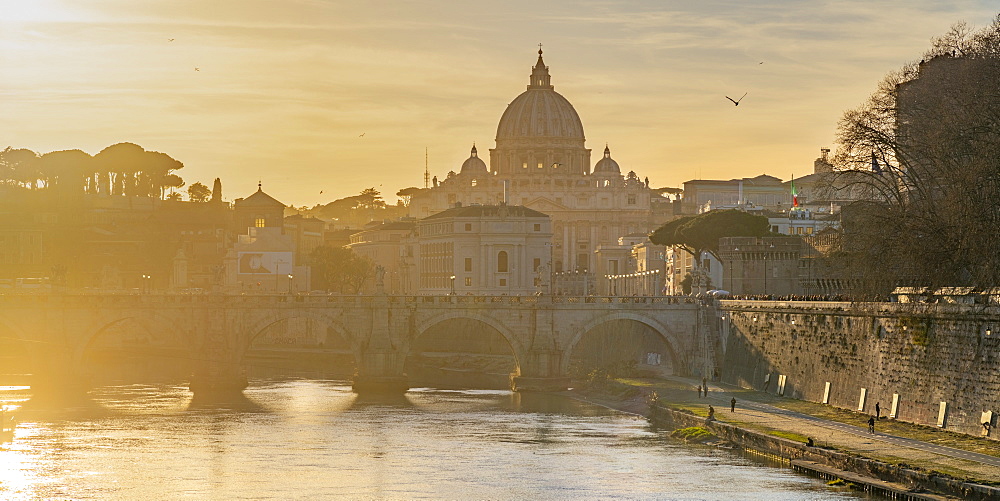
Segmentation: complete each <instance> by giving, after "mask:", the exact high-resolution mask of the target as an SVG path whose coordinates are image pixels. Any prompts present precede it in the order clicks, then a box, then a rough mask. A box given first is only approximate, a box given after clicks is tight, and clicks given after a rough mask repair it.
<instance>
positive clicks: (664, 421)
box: [649, 322, 1000, 500]
mask: <svg viewBox="0 0 1000 501" xmlns="http://www.w3.org/2000/svg"><path fill="white" fill-rule="evenodd" d="M796 323H798V322H796ZM649 419H650V421H651V422H653V424H655V425H658V426H664V427H667V428H671V429H674V428H683V427H687V426H701V427H704V428H705V429H707V430H708V431H709V432H711V433H712V434H713V435H715V436H716V437H719V438H720V439H722V440H725V441H727V442H730V443H733V444H736V445H739V446H740V447H742V448H744V449H748V450H751V451H757V452H763V453H767V454H771V455H774V456H777V457H780V458H783V459H788V460H808V461H813V462H815V463H818V464H821V465H825V466H829V467H833V468H836V469H839V470H844V471H848V472H851V473H855V474H858V475H861V476H863V477H868V478H871V479H877V480H881V481H883V482H893V483H897V484H901V485H903V486H906V487H907V488H909V489H916V490H928V491H931V492H939V493H942V494H946V495H948V496H954V497H957V498H959V499H968V500H987V499H997V498H998V497H1000V488H997V487H990V486H985V485H979V484H972V483H968V482H965V481H963V480H959V479H955V478H951V477H946V476H941V475H937V474H928V473H926V472H922V471H915V470H911V469H909V468H904V467H901V466H897V465H891V464H888V463H884V462H881V461H876V460H873V459H868V458H863V457H859V456H855V455H851V454H845V453H843V452H839V451H836V450H827V449H821V448H818V447H809V446H807V445H806V444H803V443H801V442H795V441H793V440H788V439H785V438H780V437H773V436H770V435H766V434H763V433H760V432H757V431H753V430H747V429H745V428H740V427H739V426H734V425H732V424H728V423H720V422H718V421H709V420H706V419H705V418H702V417H698V416H695V415H693V414H688V413H685V412H682V411H676V410H673V409H669V408H667V407H663V406H660V405H654V406H653V407H652V408H650V415H649ZM883 494H884V495H888V497H892V498H893V499H911V498H912V497H911V496H907V495H906V494H908V493H907V492H903V491H897V492H894V493H890V492H883Z"/></svg>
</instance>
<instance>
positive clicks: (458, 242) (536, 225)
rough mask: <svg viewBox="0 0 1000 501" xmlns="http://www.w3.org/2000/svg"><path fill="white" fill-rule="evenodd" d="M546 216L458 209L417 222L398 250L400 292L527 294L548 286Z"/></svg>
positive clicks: (501, 208)
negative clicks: (401, 270)
mask: <svg viewBox="0 0 1000 501" xmlns="http://www.w3.org/2000/svg"><path fill="white" fill-rule="evenodd" d="M551 241H552V226H551V222H550V221H549V217H548V216H546V215H545V214H542V213H540V212H538V211H535V210H532V209H528V208H526V207H519V206H506V205H502V204H501V205H474V206H470V207H464V206H457V207H454V208H452V209H448V210H446V211H443V212H440V213H437V214H434V215H432V216H430V217H427V218H424V219H421V220H419V221H417V222H416V225H415V226H414V228H413V231H412V233H411V234H410V236H409V237H408V238H406V239H405V240H404V242H403V245H402V248H401V253H400V254H401V256H402V266H403V268H404V270H403V273H404V275H406V279H405V280H404V285H403V288H404V292H405V293H410V294H461V295H466V294H474V295H482V294H494V295H503V294H507V295H530V294H535V293H540V292H541V293H543V292H546V289H547V288H548V287H549V286H550V280H551V273H550V272H549V270H550V262H551V258H552V256H551V254H550V253H551V250H552V247H551Z"/></svg>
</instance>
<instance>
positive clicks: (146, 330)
mask: <svg viewBox="0 0 1000 501" xmlns="http://www.w3.org/2000/svg"><path fill="white" fill-rule="evenodd" d="M186 327H187V323H186V322H184V320H183V319H182V318H178V316H177V315H170V314H164V313H161V312H157V311H154V310H149V309H144V310H141V311H135V310H132V311H117V310H110V311H107V312H105V313H104V314H101V315H98V316H97V318H96V319H95V320H94V321H92V322H90V323H89V324H88V325H86V326H84V327H83V329H82V332H81V334H82V336H81V337H79V338H78V339H79V340H80V341H79V342H78V343H74V344H72V345H71V346H70V348H69V350H68V353H67V355H68V356H69V357H70V359H69V360H68V361H69V363H70V364H71V365H72V369H71V370H73V371H76V373H78V374H81V375H84V376H86V377H88V378H89V377H94V378H98V377H104V376H106V375H108V374H116V375H118V374H121V373H119V372H118V371H122V370H124V371H126V373H127V372H128V371H133V370H140V371H141V373H142V374H147V375H153V374H157V375H162V374H172V375H174V376H181V375H182V374H183V376H186V375H187V373H188V370H189V369H190V368H191V367H193V364H194V363H195V362H196V360H197V358H198V352H197V345H196V344H195V343H194V336H195V333H193V332H192V331H191V330H190V329H188V328H186ZM118 329H121V330H118ZM126 329H128V330H126ZM123 333H124V336H123V337H119V338H117V339H116V338H115V336H122V335H123ZM128 336H132V339H129V337H128ZM143 338H145V339H143ZM108 340H111V344H110V345H105V346H102V343H104V342H108ZM130 342H131V344H129V343H130ZM109 355H110V356H112V357H117V356H122V355H124V356H125V357H126V360H133V361H132V362H131V363H128V364H124V365H122V364H120V363H118V362H114V363H113V365H111V366H109V365H106V362H108V359H106V358H104V357H107V356H109ZM111 360H116V359H114V358H113V359H111ZM154 361H155V362H154ZM109 367H110V368H111V372H106V371H107V370H108V368H109Z"/></svg>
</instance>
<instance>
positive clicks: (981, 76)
mask: <svg viewBox="0 0 1000 501" xmlns="http://www.w3.org/2000/svg"><path fill="white" fill-rule="evenodd" d="M837 140H838V152H837V155H836V156H835V159H834V161H835V164H836V166H837V168H838V170H839V173H840V174H839V175H838V177H837V178H835V180H834V182H835V183H837V182H839V183H841V184H844V185H848V184H854V185H860V186H861V187H862V188H864V189H865V190H867V191H868V192H870V193H871V197H870V200H868V201H865V202H863V203H856V204H854V205H853V206H852V207H850V208H849V209H846V210H845V212H844V216H843V219H844V224H843V227H844V234H843V238H842V243H841V245H840V247H839V249H838V250H837V251H836V252H834V253H832V254H831V255H830V256H828V258H829V262H830V263H831V264H832V265H835V266H837V267H838V268H839V269H840V273H842V274H843V276H844V278H847V279H850V282H849V283H851V284H852V285H853V286H854V287H855V290H854V291H852V292H853V293H854V294H855V295H856V296H861V297H865V296H879V295H883V294H885V293H887V292H890V291H891V290H892V288H893V287H896V286H900V285H921V286H930V287H939V286H980V287H989V286H994V285H996V284H997V283H1000V255H998V254H997V252H996V241H995V240H996V235H997V234H1000V158H998V155H997V153H996V152H997V151H1000V16H998V18H997V19H995V20H994V22H993V24H992V25H991V26H989V27H987V28H986V29H984V30H981V31H979V32H972V31H970V30H969V29H968V27H967V26H965V25H964V23H959V24H956V25H955V26H953V27H952V29H951V30H950V31H949V32H948V33H947V34H945V35H944V36H942V37H939V38H937V39H935V40H934V42H933V45H932V47H931V49H930V50H929V51H928V52H927V53H926V54H925V55H924V60H923V61H921V62H920V63H915V64H910V65H907V66H904V67H903V68H901V69H900V70H898V71H894V72H892V73H890V74H889V75H888V76H887V77H886V78H885V79H883V80H882V82H880V84H879V85H878V87H877V89H876V91H875V92H874V93H873V94H872V96H871V97H870V98H869V99H868V100H867V101H866V102H865V103H863V104H862V105H861V106H860V107H858V108H856V109H853V110H849V111H847V112H845V113H844V116H843V118H842V119H841V120H840V123H839V125H838V138H837Z"/></svg>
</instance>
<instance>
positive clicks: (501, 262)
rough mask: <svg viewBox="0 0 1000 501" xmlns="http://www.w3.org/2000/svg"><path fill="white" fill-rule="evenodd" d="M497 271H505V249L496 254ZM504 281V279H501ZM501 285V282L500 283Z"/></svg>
mask: <svg viewBox="0 0 1000 501" xmlns="http://www.w3.org/2000/svg"><path fill="white" fill-rule="evenodd" d="M497 272H498V273H507V251H500V253H499V254H497ZM501 281H504V280H501ZM500 285H503V284H500Z"/></svg>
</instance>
